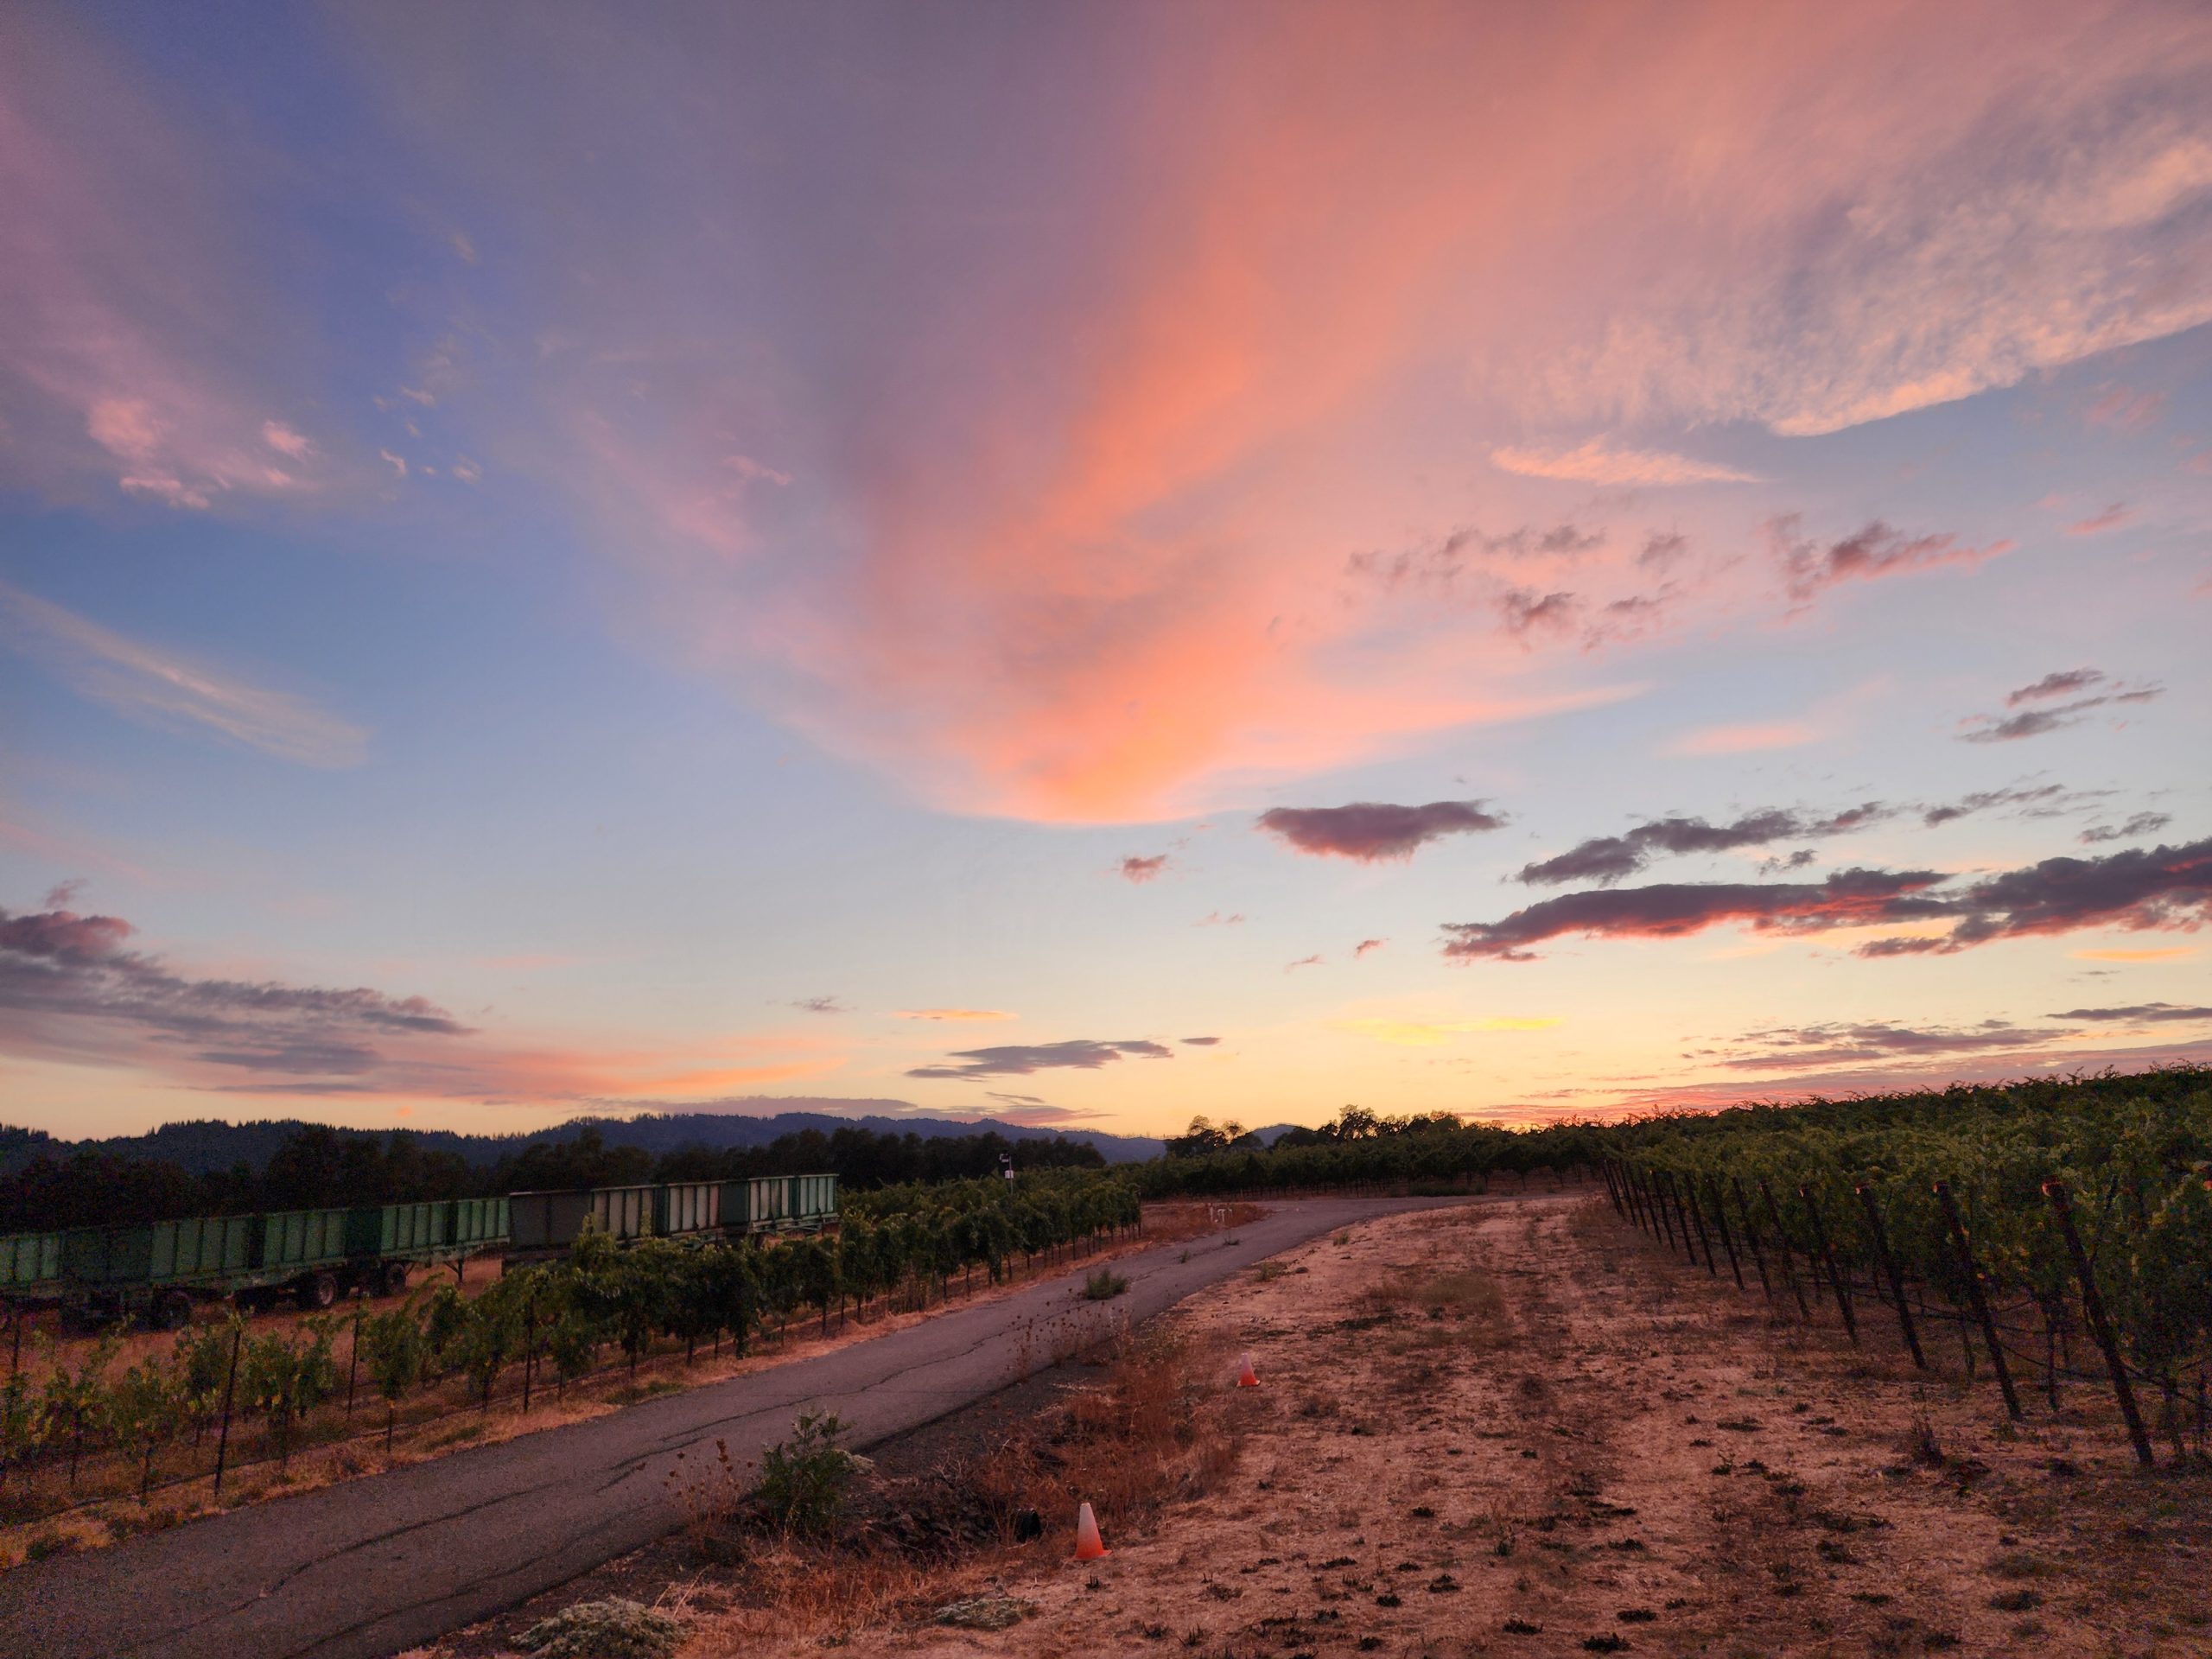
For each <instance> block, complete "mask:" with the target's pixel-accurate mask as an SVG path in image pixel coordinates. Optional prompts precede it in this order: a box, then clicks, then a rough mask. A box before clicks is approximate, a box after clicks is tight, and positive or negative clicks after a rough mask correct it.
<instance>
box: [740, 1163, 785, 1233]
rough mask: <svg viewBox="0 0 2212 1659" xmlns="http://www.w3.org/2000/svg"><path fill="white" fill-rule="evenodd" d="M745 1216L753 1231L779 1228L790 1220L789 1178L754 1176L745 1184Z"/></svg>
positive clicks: (782, 1176) (783, 1176)
mask: <svg viewBox="0 0 2212 1659" xmlns="http://www.w3.org/2000/svg"><path fill="white" fill-rule="evenodd" d="M746 1185H747V1188H748V1189H749V1190H748V1191H747V1193H746V1203H745V1214H746V1221H747V1225H748V1226H750V1227H751V1228H752V1229H753V1230H754V1231H756V1232H757V1231H759V1230H760V1229H761V1228H764V1227H780V1226H782V1225H783V1224H784V1223H785V1222H786V1221H788V1220H789V1219H790V1218H791V1178H790V1177H789V1176H786V1175H756V1176H754V1177H753V1179H751V1180H750V1181H748V1182H747V1183H746Z"/></svg>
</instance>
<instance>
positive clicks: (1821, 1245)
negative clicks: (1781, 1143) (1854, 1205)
mask: <svg viewBox="0 0 2212 1659" xmlns="http://www.w3.org/2000/svg"><path fill="white" fill-rule="evenodd" d="M1797 1197H1798V1198H1799V1199H1800V1201H1802V1203H1803V1205H1804V1206H1805V1213H1806V1214H1807V1215H1808V1216H1809V1217H1812V1221H1813V1243H1814V1244H1815V1247H1817V1248H1818V1249H1819V1250H1820V1253H1821V1255H1820V1260H1821V1262H1822V1263H1824V1264H1825V1265H1826V1266H1827V1270H1828V1287H1829V1288H1830V1289H1831V1290H1833V1291H1834V1292H1835V1306H1836V1312H1837V1313H1840V1314H1842V1315H1843V1328H1844V1329H1845V1331H1847V1332H1849V1333H1850V1336H1851V1340H1852V1344H1853V1346H1854V1347H1855V1346H1857V1345H1858V1342H1859V1320H1858V1318H1857V1316H1855V1315H1854V1314H1853V1313H1852V1311H1851V1293H1850V1292H1849V1291H1848V1290H1847V1289H1846V1288H1845V1287H1844V1283H1843V1269H1842V1268H1840V1267H1839V1266H1838V1265H1837V1264H1836V1259H1835V1246H1834V1244H1833V1243H1830V1242H1829V1240H1828V1224H1827V1218H1826V1217H1823V1216H1822V1215H1821V1201H1820V1200H1819V1199H1818V1198H1815V1197H1814V1196H1813V1189H1812V1186H1811V1185H1810V1184H1809V1183H1800V1184H1799V1185H1798V1188H1797Z"/></svg>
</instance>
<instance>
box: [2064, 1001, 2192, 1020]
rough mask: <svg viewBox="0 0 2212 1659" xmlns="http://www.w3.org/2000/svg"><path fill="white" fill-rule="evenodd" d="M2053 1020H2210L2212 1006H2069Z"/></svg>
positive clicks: (2156, 1004)
mask: <svg viewBox="0 0 2212 1659" xmlns="http://www.w3.org/2000/svg"><path fill="white" fill-rule="evenodd" d="M2050 1017H2051V1018H2052V1019H2054V1020H2099V1021H2103V1022H2107V1023H2109V1022H2112V1021H2116V1020H2125V1021H2126V1022H2127V1023H2128V1024H2130V1025H2151V1024H2154V1023H2164V1022H2166V1021H2174V1020H2212V1008H2185V1007H2181V1006H2180V1005H2179V1004H2178V1003H2173V1002H2139V1003H2137V1004H2136V1005H2135V1006H2134V1007H2131V1008H2069V1009H2068V1010H2067V1011H2066V1012H2065V1013H2063V1014H2052V1015H2051V1016H2050Z"/></svg>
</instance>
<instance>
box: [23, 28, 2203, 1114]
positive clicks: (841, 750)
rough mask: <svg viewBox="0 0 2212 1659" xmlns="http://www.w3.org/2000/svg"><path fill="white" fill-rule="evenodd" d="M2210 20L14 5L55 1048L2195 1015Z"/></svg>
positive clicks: (780, 1073) (1477, 1103)
mask: <svg viewBox="0 0 2212 1659" xmlns="http://www.w3.org/2000/svg"><path fill="white" fill-rule="evenodd" d="M2208 85H2212V14H2208V13H2207V11H2206V10H2204V9H2203V8H2202V7H2201V6H2198V5H2196V4H2192V3H2181V0H2175V3H2158V0H2148V3H2113V4H2102V3H2090V0H2074V3H2065V4H2048V3H2046V4H2032V3H2022V0H2004V3H1995V4H1979V3H1973V0H1958V3H1953V4H1948V5H1945V6H1941V7H1929V6H1923V5H1906V4H1892V3H1882V0H1866V3H1860V4H1856V5H1853V6H1848V7H1838V6H1833V5H1813V4H1802V5H1795V4H1783V3H1772V0H1758V3H1717V0H1715V3H1694V0H1669V3H1653V4H1648V5H1640V4H1635V3H1630V0H1605V3H1592V4H1573V3H1560V4H1545V5H1534V4H1526V5H1524V4H1508V3H1494V4H1485V5H1467V4H1453V5H1443V6H1437V7H1433V8H1432V7H1428V6H1425V5H1422V4H1419V3H1414V0H1408V3H1403V4H1399V5H1394V6H1391V7H1388V8H1380V9H1378V8H1374V7H1370V6H1365V5H1358V4H1352V3H1324V4H1301V3H1293V0H1284V3H1267V4H1261V3H1257V0H1252V3H1244V0H1224V3H1218V4H1212V5H1205V6H1192V5H1187V4H1182V3H1142V0H1136V3H1127V4H1122V3H1117V4H1113V5H1106V4H1080V5H1070V6H1059V7H1035V6H1030V5H1026V4H1018V3H996V0H963V3H959V4H950V3H919V4H916V3H895V4H881V5H874V4H865V3H846V4H839V5H835V6H823V5H818V4H811V3H805V4H802V3H791V4H781V3H767V4H751V5H744V6H727V5H696V6H683V5H678V4H670V5H665V6H657V7H654V8H652V9H650V10H647V11H642V12H641V11H639V10H638V9H637V8H634V7H628V6H613V5H608V6H592V5H586V4H575V5H565V6H561V7H542V6H524V5H520V4H498V3H486V4H480V5H470V6H452V5H448V4H443V3H440V4H427V3H423V4H417V3H404V0H393V3H382V4H378V5H374V6H362V5H352V6H328V7H315V6H301V7H293V8H281V9H272V8H269V7H266V6H247V5H231V4H226V3H207V4H202V5H196V6H193V7H159V6H149V5H145V4H143V3H142V4H129V5H111V4H95V3H84V4H76V5H66V6H57V5H50V4H46V3H41V0H22V3H17V4H13V5H10V6H9V7H7V8H5V9H4V11H0V1120H4V1121H6V1122H16V1123H21V1124H27V1125H29V1126H32V1127H35V1128H42V1129H46V1130H48V1131H49V1132H51V1133H54V1134H56V1135H66V1136H69V1137H72V1138H80V1137H86V1136H92V1135H113V1134H120V1133H131V1132H136V1131H139V1130H143V1129H145V1128H149V1127H151V1126H152V1125H154V1124H156V1123H158V1122H167V1121H172V1120H176V1119H186V1118H206V1117H229V1118H233V1119H236V1118H241V1117H264V1116H305V1117H308V1118H313V1119H318V1120H323V1121H327V1122H334V1123H339V1124H344V1125H349V1126H358V1127H365V1128H387V1127H392V1126H397V1125H407V1126H411V1127H416V1128H459V1129H467V1130H472V1131H477V1132H506V1131H512V1130H520V1129H530V1128H537V1127H538V1126H541V1125H543V1124H546V1123H550V1122H558V1121H561V1120H563V1119H565V1118H568V1117H570V1116H576V1115H578V1114H580V1113H584V1112H628V1111H637V1110H678V1109H706V1110H725V1111H727V1110H739V1111H759V1110H770V1109H774V1107H773V1104H772V1103H773V1102H776V1101H780V1100H785V1099H808V1100H849V1101H868V1102H872V1103H876V1106H875V1109H882V1107H881V1105H880V1103H882V1102H885V1101H892V1102H899V1103H905V1108H903V1109H912V1110H913V1111H916V1112H919V1113H925V1114H929V1115H935V1116H969V1117H972V1116H977V1115H982V1114H990V1115H993V1116H1000V1117H1003V1118H1006V1119H1008V1120H1009V1121H1013V1122H1021V1123H1027V1124H1037V1125H1047V1126H1059V1127H1090V1128H1103V1129H1110V1130H1118V1131H1125V1132H1135V1133H1158V1132H1160V1131H1161V1130H1165V1129H1172V1128H1179V1127H1180V1126H1181V1125H1182V1124H1184V1123H1185V1122H1187V1121H1188V1120H1189V1119H1190V1118H1191V1117H1192V1116H1194V1115H1198V1114H1203V1115H1206V1116H1211V1117H1213V1118H1216V1119H1221V1118H1234V1119H1236V1120H1239V1121H1242V1122H1247V1123H1273V1122H1309V1123H1310V1122H1321V1121H1323V1120H1325V1119H1326V1118H1328V1117H1330V1116H1333V1115H1334V1114H1335V1113H1336V1112H1337V1111H1338V1109H1340V1108H1342V1107H1343V1106H1344V1105H1346V1104H1348V1103H1357V1104H1360V1105H1363V1106H1364V1107H1366V1108H1367V1109H1370V1110H1371V1111H1377V1112H1385V1113H1397V1112H1414V1111H1421V1112H1427V1111H1437V1110H1446V1111H1454V1112H1459V1113H1463V1114H1466V1115H1468V1116H1470V1117H1471V1118H1472V1119H1477V1120H1482V1121H1493V1122H1544V1121H1550V1120H1553V1119H1556V1118H1560V1117H1572V1116H1585V1117H1587V1116H1595V1117H1606V1116H1616V1115H1618V1114H1621V1113H1624V1112H1629V1111H1639V1110H1648V1109H1653V1108H1655V1107H1656V1108H1679V1107H1683V1106H1698V1105H1707V1104H1713V1103H1722V1102H1726V1101H1728V1100H1732V1099H1741V1098H1751V1097H1790V1096H1800V1095H1803V1094H1806V1093H1810V1092H1827V1093H1832V1094H1833V1093H1840V1092H1847V1091H1850V1090H1871V1089H1878V1088H1886V1087H1892V1086H1909V1085H1918V1084H1923V1083H1927V1082H1930V1081H1933V1082H1939V1083H1940V1082H1947V1081H1949V1080H1951V1079H1953V1078H1959V1077H1967V1078H1989V1077H2019V1076H2030V1075H2043V1074H2048V1073H2050V1072H2054V1071H2056V1072H2060V1073H2063V1072H2065V1071H2073V1070H2078V1069H2094V1068H2097V1067H2101V1066H2105V1065H2122V1066H2134V1065H2148V1064H2153V1063H2158V1062H2162V1061H2171V1060H2174V1059H2179V1058H2190V1057H2195V1058H2212V943H2208V939H2207V936H2206V933H2205V931H2204V924H2205V923H2206V922H2207V921H2208V920H2212V788H2208V785H2212V776H2208V772H2209V771H2212V769H2208V766H2207V761H2206V757H2207V756H2208V755H2212V697H2209V696H2208V691H2209V690H2212V652H2208V651H2207V650H2206V649H2205V644H2204V642H2205V639H2206V638H2207V636H2208V632H2212V372H2208V371H2212V98H2208V97H2207V95H2206V92H2205V88H2206V86H2208Z"/></svg>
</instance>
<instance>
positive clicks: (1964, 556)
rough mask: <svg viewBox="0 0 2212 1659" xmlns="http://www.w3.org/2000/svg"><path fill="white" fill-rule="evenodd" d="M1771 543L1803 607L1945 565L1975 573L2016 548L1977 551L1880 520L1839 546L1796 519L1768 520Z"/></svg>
mask: <svg viewBox="0 0 2212 1659" xmlns="http://www.w3.org/2000/svg"><path fill="white" fill-rule="evenodd" d="M1767 537H1768V540H1769V543H1770V545H1771V547H1772V549H1773V551H1774V556H1775V557H1776V558H1777V560H1778V561H1780V563H1781V565H1782V569H1783V576H1784V579H1785V580H1786V582H1787V583H1788V585H1789V596H1790V597H1791V598H1792V599H1795V600H1798V601H1808V600H1811V599H1813V598H1815V597H1816V596H1817V595H1819V594H1821V593H1823V592H1825V591H1826V590H1827V589H1828V588H1836V587H1840V586H1841V585H1842V584H1844V583H1846V582H1874V581H1878V580H1879V579H1881V578H1883V577H1885V576H1902V575H1911V574H1914V573H1916V572H1919V571H1923V570H1932V569H1939V568H1941V567H1942V566H1945V565H1963V566H1967V567H1969V568H1971V567H1972V566H1974V565H1977V564H1980V563H1982V562H1983V561H1984V560H1986V559H1993V558H1995V557H1997V556H1999V554H2003V553H2009V552H2010V551H2012V545H2013V544H2012V543H2011V542H2009V541H1995V542H1989V543H1985V544H1983V545H1981V546H1980V547H1976V546H1974V545H1973V544H1971V543H1967V542H1962V541H1961V540H1960V539H1959V537H1957V536H1956V535H1955V534H1953V533H1952V532H1951V531H1937V532H1935V533H1932V534H1929V535H1923V536H1908V535H1906V534H1905V533H1904V531H1898V530H1892V529H1891V527H1890V526H1889V525H1887V524H1884V523H1883V522H1882V521H1881V520H1880V519H1875V520H1874V521H1872V523H1870V524H1867V525H1866V527H1865V528H1863V529H1861V530H1859V531H1854V532H1853V534H1851V535H1849V536H1846V537H1843V538H1842V539H1840V541H1834V542H1821V541H1819V540H1817V539H1815V538H1813V537H1808V536H1806V535H1805V534H1804V533H1803V531H1802V528H1801V523H1800V520H1799V518H1798V516H1797V515H1796V513H1786V514H1784V515H1783V516H1782V517H1781V518H1774V519H1770V520H1769V521H1768V524H1767Z"/></svg>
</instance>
